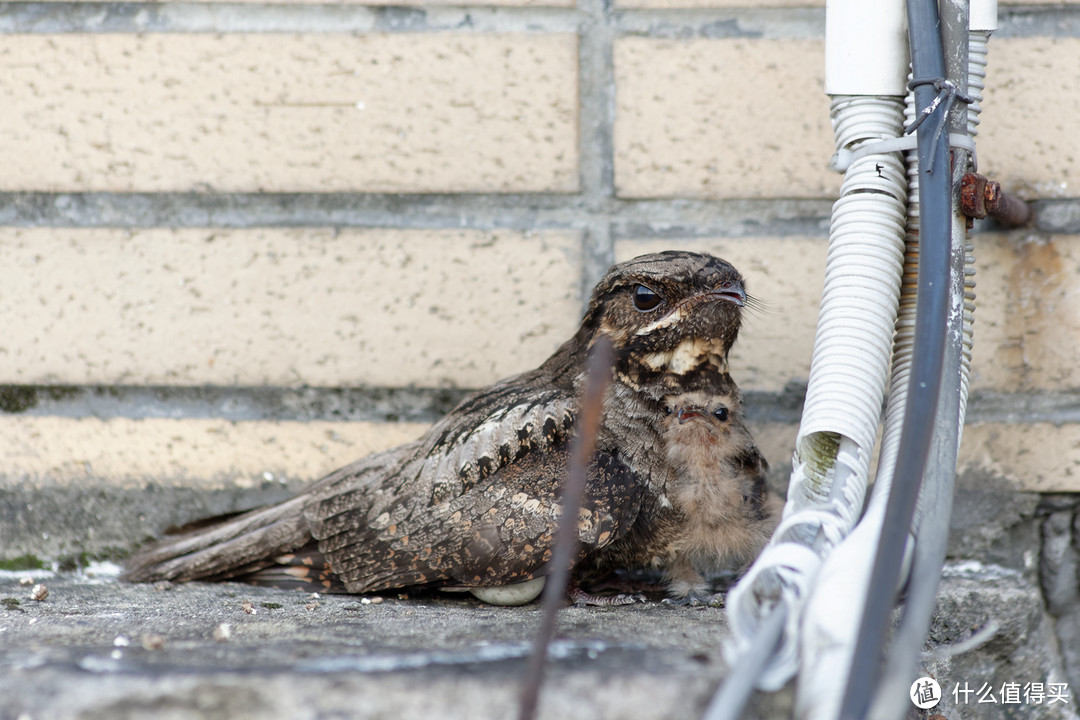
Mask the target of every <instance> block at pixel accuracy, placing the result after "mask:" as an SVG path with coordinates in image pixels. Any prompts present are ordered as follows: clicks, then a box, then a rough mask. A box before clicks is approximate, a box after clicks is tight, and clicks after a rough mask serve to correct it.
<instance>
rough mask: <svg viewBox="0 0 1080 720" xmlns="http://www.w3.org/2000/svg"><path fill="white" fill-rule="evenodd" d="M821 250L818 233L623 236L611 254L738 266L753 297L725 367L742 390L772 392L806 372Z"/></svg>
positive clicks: (623, 257) (620, 257)
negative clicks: (707, 256) (667, 254)
mask: <svg viewBox="0 0 1080 720" xmlns="http://www.w3.org/2000/svg"><path fill="white" fill-rule="evenodd" d="M826 249H827V245H826V242H825V240H824V239H822V238H801V237H794V238H738V239H701V240H648V241H641V240H624V241H621V242H619V243H618V244H617V245H616V246H615V254H616V258H617V259H618V260H620V261H622V260H628V259H630V258H632V257H634V256H635V255H641V254H643V253H647V252H659V251H661V250H692V251H694V252H706V253H711V254H713V255H716V256H718V257H722V258H724V259H725V260H727V261H728V262H730V263H731V264H732V265H734V266H735V267H736V268H738V269H739V272H740V273H742V275H743V277H744V278H745V279H746V285H747V288H748V289H749V292H750V294H751V295H752V296H753V297H754V298H755V300H756V302H754V303H752V304H751V307H750V308H749V309H748V311H747V312H746V313H744V315H743V327H742V330H741V331H740V333H739V340H738V342H737V343H736V344H735V348H734V349H733V350H732V353H731V372H732V375H733V376H734V377H735V380H736V382H738V383H739V386H740V387H741V388H743V389H744V390H762V391H768V392H778V391H780V390H782V389H783V387H784V385H785V384H786V383H787V382H788V381H790V380H795V379H802V380H805V379H806V377H807V376H808V374H809V371H810V355H811V353H812V352H813V348H814V331H815V329H816V327H817V309H818V305H819V304H820V303H821V288H822V282H823V279H824V276H825V252H826Z"/></svg>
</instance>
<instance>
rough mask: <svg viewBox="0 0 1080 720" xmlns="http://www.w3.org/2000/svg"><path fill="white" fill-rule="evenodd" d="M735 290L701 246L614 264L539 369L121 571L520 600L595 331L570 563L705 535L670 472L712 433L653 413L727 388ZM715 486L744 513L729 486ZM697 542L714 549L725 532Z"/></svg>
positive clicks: (679, 479)
mask: <svg viewBox="0 0 1080 720" xmlns="http://www.w3.org/2000/svg"><path fill="white" fill-rule="evenodd" d="M746 300H747V296H746V291H745V284H744V281H743V278H742V277H741V276H740V275H739V273H738V271H737V270H736V269H735V268H734V267H732V266H731V265H730V264H729V263H727V262H725V261H723V260H720V259H719V258H715V257H712V256H710V255H703V254H697V253H690V252H676V251H672V252H663V253H656V254H652V255H644V256H642V257H638V258H635V259H633V260H629V261H627V262H624V263H621V264H618V265H615V266H614V267H612V268H611V269H610V270H609V271H608V273H607V274H606V275H605V276H604V277H603V278H602V279H601V281H600V282H599V283H598V284H597V286H596V288H595V289H594V290H593V293H592V295H591V298H590V302H589V306H588V308H587V310H586V312H585V315H584V318H583V319H582V321H581V325H580V327H579V328H578V330H577V332H576V333H575V334H574V336H573V337H571V338H570V339H569V340H567V341H566V342H565V343H564V344H563V345H562V346H561V347H560V348H559V349H558V350H556V351H555V353H554V354H553V355H552V356H551V357H550V358H548V359H547V360H546V361H544V363H542V364H541V365H540V366H539V367H538V368H536V369H535V370H530V371H528V372H524V373H521V374H519V375H515V376H513V377H510V378H507V379H505V380H502V381H500V382H497V383H495V384H493V385H491V386H489V387H487V388H484V389H482V390H480V391H478V392H476V393H475V394H473V395H472V396H470V397H468V398H466V399H465V400H463V401H462V402H461V403H460V404H459V405H458V406H457V407H456V408H454V409H453V410H452V411H451V412H450V413H449V414H447V415H446V417H444V418H443V419H442V420H440V421H439V422H437V423H435V424H434V425H433V426H432V427H431V428H430V429H429V430H428V431H427V432H426V433H425V434H424V435H423V436H422V437H420V438H419V439H418V440H416V441H414V442H411V443H407V444H405V445H401V446H398V447H396V448H392V449H390V450H386V451H383V452H380V453H376V454H374V455H370V456H368V457H365V458H362V459H360V460H358V461H356V462H354V463H352V464H351V465H348V466H346V467H343V468H341V469H340V470H338V471H336V472H333V473H331V474H330V475H328V476H327V477H325V478H323V479H322V480H319V481H317V482H315V483H313V484H312V485H310V486H309V487H308V488H306V489H305V490H304V491H303V492H302V493H301V494H300V495H298V496H296V497H294V498H292V499H290V500H287V501H285V502H283V503H280V504H277V505H273V506H269V507H265V508H261V509H256V510H252V511H250V512H247V513H244V514H242V515H239V516H236V517H232V518H227V519H223V520H220V521H218V522H209V523H203V524H201V525H200V526H199V527H198V528H197V529H193V530H190V531H189V532H186V533H183V534H180V535H178V536H173V537H168V538H166V539H164V540H163V541H161V542H159V543H158V544H156V545H153V546H151V547H149V548H147V549H145V550H143V551H141V552H139V553H138V554H136V555H135V556H134V557H132V558H131V560H130V561H129V563H128V565H127V573H126V577H127V579H129V580H132V581H157V580H175V581H187V580H196V579H207V580H222V579H232V580H240V581H247V582H254V583H263V584H273V585H282V584H285V585H291V586H294V587H302V588H305V589H308V590H319V591H331V590H340V591H345V592H351V593H369V592H377V591H383V590H388V589H393V588H406V587H424V588H443V589H462V588H464V589H468V590H470V591H472V592H473V593H474V594H475V595H477V596H478V597H480V598H481V599H482V600H485V601H487V602H493V603H500V604H512V603H521V602H528V601H529V600H531V599H533V598H534V597H536V595H538V594H539V593H540V589H541V588H542V586H543V582H544V576H545V575H546V574H547V572H548V567H547V565H548V563H549V561H550V558H551V552H552V546H553V541H554V534H555V530H556V527H557V526H558V518H559V515H560V512H561V508H560V504H559V503H560V498H561V492H562V486H563V483H564V481H565V478H566V476H567V468H568V463H569V445H570V439H571V437H572V435H573V432H574V424H575V419H576V417H577V414H578V403H579V397H580V395H581V393H582V385H583V383H584V377H585V369H586V359H587V357H588V354H589V350H590V348H591V347H592V345H593V343H594V342H595V341H596V340H597V339H598V338H600V337H601V336H603V337H607V338H608V339H609V340H610V341H611V344H612V346H613V349H614V367H613V368H612V375H611V382H610V384H609V385H608V388H607V390H606V393H605V396H604V411H603V417H602V420H601V423H600V427H599V431H598V435H597V442H596V452H595V454H594V456H593V459H592V462H591V464H590V466H589V469H588V476H587V483H586V489H585V499H584V502H583V506H582V508H581V511H580V513H579V516H578V535H579V539H580V541H581V542H580V552H579V556H578V564H579V566H580V567H582V568H585V567H589V568H592V569H605V568H614V567H632V566H635V565H643V564H651V563H653V562H654V559H655V558H657V557H658V556H659V555H662V554H663V552H668V551H669V549H670V548H671V547H673V546H672V543H671V540H670V537H669V536H670V533H671V528H672V526H673V525H678V524H679V523H682V524H683V525H684V526H685V527H686V528H687V530H688V531H689V532H691V533H698V534H699V535H700V534H701V533H702V532H704V531H703V530H701V529H699V527H698V524H697V523H692V522H691V523H687V520H686V510H687V509H689V508H691V507H692V505H691V504H688V503H690V501H691V500H693V497H692V496H693V494H694V493H693V492H692V491H687V490H685V489H684V484H685V478H684V477H683V476H684V475H686V476H688V477H691V478H693V477H697V478H701V477H702V476H703V474H705V473H707V472H708V471H707V470H706V469H705V468H704V463H706V462H707V461H708V460H709V458H710V457H713V456H715V457H716V458H717V459H724V458H725V457H726V456H725V455H724V453H721V452H712V454H711V455H710V451H708V450H705V451H702V453H700V455H701V457H700V458H699V457H698V455H699V453H696V452H691V451H688V450H686V449H685V447H684V446H687V445H693V444H694V443H696V442H698V440H697V439H696V438H697V437H698V435H700V441H701V442H712V439H713V436H714V435H715V436H716V438H719V437H721V436H722V434H723V433H721V432H720V431H719V430H713V429H711V428H709V429H708V431H706V430H704V429H703V430H702V432H700V433H698V435H692V433H693V432H696V431H695V430H694V429H693V428H696V427H697V426H696V425H691V424H690V422H691V420H688V421H687V423H686V425H687V427H685V428H683V427H680V428H677V429H673V428H672V427H671V422H672V421H671V415H670V414H669V413H668V412H667V411H668V410H669V409H670V408H669V403H670V400H671V398H673V397H679V396H680V395H681V394H683V393H687V392H691V391H693V392H699V393H702V395H701V399H702V402H703V403H705V404H708V403H712V402H715V401H717V399H718V398H723V397H726V396H727V395H728V394H730V393H731V392H732V391H733V388H734V383H733V382H732V381H731V378H730V376H729V375H728V352H729V350H730V349H731V346H732V343H734V342H735V339H736V337H737V336H738V332H739V327H740V324H741V319H742V311H743V308H744V306H745V304H746ZM689 402H690V398H689V396H688V397H687V398H686V403H689ZM686 403H684V404H686ZM687 407H690V405H689V404H687ZM703 407H704V405H703ZM710 422H711V421H710ZM740 427H741V425H740ZM684 431H685V432H684ZM743 432H745V431H744V430H743ZM718 444H719V443H718ZM750 446H751V447H752V443H750ZM680 447H684V450H682V451H680V450H677V449H675V448H680ZM755 452H756V451H755ZM762 465H763V463H762ZM695 473H696V474H697V475H695ZM690 482H691V484H693V483H694V482H696V480H691V481H690ZM729 495H730V499H731V501H732V502H736V503H737V505H738V508H739V512H741V508H742V507H743V503H744V501H743V500H742V495H741V494H739V493H734V494H729ZM683 496H685V499H680V498H682V497H683ZM676 503H678V504H679V507H680V508H683V509H682V510H680V511H678V512H676V511H675V506H676V505H675V504H676ZM706 505H707V504H706ZM694 507H696V506H694ZM693 512H694V511H693V510H691V514H692V513H693ZM708 512H710V513H714V514H715V513H716V512H717V511H716V508H715V507H711V506H710V509H709V511H708ZM679 513H682V514H681V515H680V514H679ZM702 522H703V523H704V524H708V522H711V519H710V520H704V521H702ZM702 527H704V525H703V526H702ZM718 537H725V536H723V535H720V536H718ZM730 537H731V539H732V542H735V543H738V547H737V548H735V549H733V550H732V551H731V552H730V553H728V554H730V555H731V556H732V557H733V558H734V557H738V558H745V555H746V553H747V552H748V551H747V550H746V543H745V542H744V541H743V540H742V539H741V538H740V537H736V535H735V534H730ZM711 542H712V545H711V548H712V550H714V551H716V552H718V553H719V552H720V545H721V544H722V542H723V541H722V540H716V539H713V540H712V541H711ZM750 544H751V545H754V543H750ZM696 547H697V546H696V545H693V544H689V545H687V546H686V548H685V549H683V548H681V546H680V547H679V548H678V549H676V550H674V551H673V552H669V554H670V556H671V559H672V562H676V563H678V562H683V561H684V558H690V560H689V562H690V566H691V567H693V566H694V562H696V561H695V560H694V559H693V558H696V557H697V554H696V553H697V550H696ZM684 576H685V577H684ZM679 577H680V579H681V580H680V582H682V581H685V582H687V583H690V585H694V583H695V582H696V581H695V579H694V577H693V576H689V575H686V574H685V572H682V571H681V572H680V576H679ZM672 587H673V589H676V587H677V588H678V589H679V590H680V591H681V589H683V587H684V586H683V585H681V584H679V585H677V586H676V585H675V584H673V586H672ZM695 587H696V586H695Z"/></svg>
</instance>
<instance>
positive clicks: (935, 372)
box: [840, 0, 952, 720]
mask: <svg viewBox="0 0 1080 720" xmlns="http://www.w3.org/2000/svg"><path fill="white" fill-rule="evenodd" d="M907 13H908V28H909V30H908V38H909V43H910V46H911V67H912V76H913V77H914V78H915V80H914V81H913V85H914V92H915V107H916V108H920V109H923V108H929V107H931V106H932V105H934V104H935V103H936V104H937V105H938V106H939V107H938V109H937V110H936V112H942V111H943V110H945V109H947V108H942V107H940V106H941V105H942V104H943V103H942V100H941V98H940V96H939V88H937V87H935V86H934V85H933V84H932V81H933V80H934V79H937V78H943V77H944V75H945V61H944V53H943V51H942V46H941V36H940V35H939V33H938V23H939V17H938V7H937V2H936V0H907ZM927 79H929V81H928V80H927ZM928 83H929V84H928ZM949 104H950V103H944V105H946V106H948V105H949ZM941 122H942V123H944V122H945V118H944V116H943V117H942V120H941ZM939 129H940V126H939V125H938V124H936V123H933V122H925V123H922V124H921V125H920V126H919V128H918V142H919V150H918V152H919V176H918V177H919V277H918V289H917V296H916V297H917V300H916V309H915V347H914V356H913V358H912V365H911V376H910V380H909V385H908V395H907V402H906V404H905V411H904V424H903V427H902V428H901V432H900V451H899V453H898V457H897V461H896V470H895V472H894V473H893V484H892V488H891V489H890V493H889V502H888V505H887V507H886V511H885V519H884V523H883V525H882V529H881V540H880V542H879V544H878V548H877V555H876V557H875V558H874V567H873V570H872V571H871V575H870V588H869V592H868V593H867V600H866V606H865V607H864V608H863V615H862V621H861V623H860V625H859V635H858V637H857V639H856V641H855V654H854V656H853V659H852V666H851V671H850V673H849V675H848V682H847V687H846V688H845V690H844V699H843V704H842V706H841V711H840V717H841V720H862V718H865V717H866V715H867V713H868V711H869V708H870V702H871V699H872V697H873V692H874V688H875V687H876V686H877V684H878V679H879V675H880V672H881V659H882V650H883V648H884V646H885V640H886V634H887V631H888V627H889V621H890V619H891V617H892V611H893V605H894V603H895V599H896V598H895V595H896V586H897V581H898V579H899V576H900V570H901V564H902V562H903V557H904V548H905V545H906V543H907V536H908V530H909V528H910V527H911V519H912V517H913V515H914V513H915V505H916V502H917V500H918V495H919V488H920V486H921V484H922V475H923V472H924V470H925V469H926V461H927V458H928V457H929V454H930V444H931V441H932V440H933V434H934V429H935V427H936V424H935V417H934V415H935V410H936V408H937V404H938V395H939V393H940V387H941V375H942V371H943V363H944V350H945V320H946V309H947V302H948V289H949V254H950V248H951V225H952V217H951V215H952V210H951V197H952V195H951V173H950V164H949V156H948V151H949V148H948V133H943V132H940V131H939ZM935 169H936V170H937V172H933V170H935Z"/></svg>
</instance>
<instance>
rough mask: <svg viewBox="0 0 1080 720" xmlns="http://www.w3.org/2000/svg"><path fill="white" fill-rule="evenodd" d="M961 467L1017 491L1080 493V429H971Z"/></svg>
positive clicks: (1041, 426) (963, 447)
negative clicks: (1004, 482) (1005, 482)
mask: <svg viewBox="0 0 1080 720" xmlns="http://www.w3.org/2000/svg"><path fill="white" fill-rule="evenodd" d="M957 465H958V469H959V470H960V471H961V472H963V471H976V472H978V471H982V472H987V473H990V474H992V475H995V476H999V477H1003V478H1005V479H1006V480H1008V481H1009V483H1010V484H1012V485H1013V486H1014V487H1015V488H1016V489H1017V490H1026V491H1030V492H1080V425H1077V424H1070V425H1051V424H1050V423H1029V424H1005V423H985V424H978V425H969V426H967V427H966V428H964V439H963V442H962V443H961V446H960V457H959V459H958V462H957Z"/></svg>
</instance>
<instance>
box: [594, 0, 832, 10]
mask: <svg viewBox="0 0 1080 720" xmlns="http://www.w3.org/2000/svg"><path fill="white" fill-rule="evenodd" d="M615 7H617V8H657V9H663V10H674V9H677V8H747V7H752V8H755V9H757V8H769V7H779V8H796V7H825V0H759V1H758V2H753V3H750V2H747V0H615Z"/></svg>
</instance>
